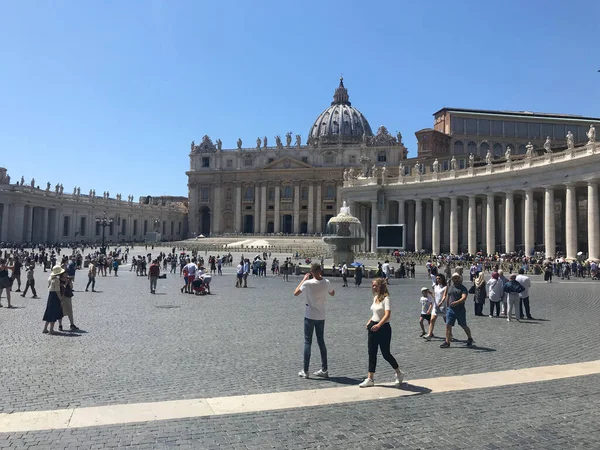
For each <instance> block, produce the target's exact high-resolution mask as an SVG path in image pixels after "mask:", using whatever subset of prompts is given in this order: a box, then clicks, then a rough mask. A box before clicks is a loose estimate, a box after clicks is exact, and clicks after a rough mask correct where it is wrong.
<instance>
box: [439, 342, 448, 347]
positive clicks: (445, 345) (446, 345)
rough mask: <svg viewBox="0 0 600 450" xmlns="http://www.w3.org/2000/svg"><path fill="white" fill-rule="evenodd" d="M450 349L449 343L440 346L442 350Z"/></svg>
mask: <svg viewBox="0 0 600 450" xmlns="http://www.w3.org/2000/svg"><path fill="white" fill-rule="evenodd" d="M448 347H450V344H449V343H448V342H444V343H443V344H442V345H440V348H448Z"/></svg>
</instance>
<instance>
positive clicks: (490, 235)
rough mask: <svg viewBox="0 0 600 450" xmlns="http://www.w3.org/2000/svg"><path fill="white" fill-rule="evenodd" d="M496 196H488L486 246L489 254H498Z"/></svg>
mask: <svg viewBox="0 0 600 450" xmlns="http://www.w3.org/2000/svg"><path fill="white" fill-rule="evenodd" d="M494 207H495V199H494V194H488V195H487V206H486V226H485V246H486V251H487V253H488V254H490V255H493V254H495V253H496V214H495V213H496V211H495V209H494Z"/></svg>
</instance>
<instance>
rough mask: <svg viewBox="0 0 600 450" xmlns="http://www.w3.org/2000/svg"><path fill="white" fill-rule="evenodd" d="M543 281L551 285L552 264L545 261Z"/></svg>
mask: <svg viewBox="0 0 600 450" xmlns="http://www.w3.org/2000/svg"><path fill="white" fill-rule="evenodd" d="M544 281H545V282H546V283H552V263H551V262H550V261H546V263H545V264H544Z"/></svg>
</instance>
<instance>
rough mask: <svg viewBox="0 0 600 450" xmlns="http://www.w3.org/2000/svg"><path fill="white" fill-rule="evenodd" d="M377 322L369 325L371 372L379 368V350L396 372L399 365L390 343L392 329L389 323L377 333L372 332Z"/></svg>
mask: <svg viewBox="0 0 600 450" xmlns="http://www.w3.org/2000/svg"><path fill="white" fill-rule="evenodd" d="M376 323H377V322H373V321H372V322H371V323H370V324H369V344H368V345H369V372H371V373H373V372H375V367H376V366H377V348H378V347H379V348H380V349H381V354H382V355H383V358H384V359H385V360H386V361H387V362H389V363H390V365H391V366H392V368H393V369H394V370H396V369H397V368H398V363H397V362H396V359H395V358H394V357H393V356H392V354H391V353H390V343H391V342H392V327H391V326H390V324H389V323H384V324H383V325H382V326H381V328H380V329H379V330H377V331H371V327H372V326H373V325H375V324H376Z"/></svg>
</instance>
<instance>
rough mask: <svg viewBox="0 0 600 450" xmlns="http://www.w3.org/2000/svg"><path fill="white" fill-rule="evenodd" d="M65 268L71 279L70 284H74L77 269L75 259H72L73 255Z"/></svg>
mask: <svg viewBox="0 0 600 450" xmlns="http://www.w3.org/2000/svg"><path fill="white" fill-rule="evenodd" d="M65 269H66V271H67V274H68V276H69V279H70V280H71V283H72V285H74V284H75V274H76V271H77V265H76V264H75V260H74V259H73V257H71V258H70V259H69V262H68V263H67V267H66V268H65Z"/></svg>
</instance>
